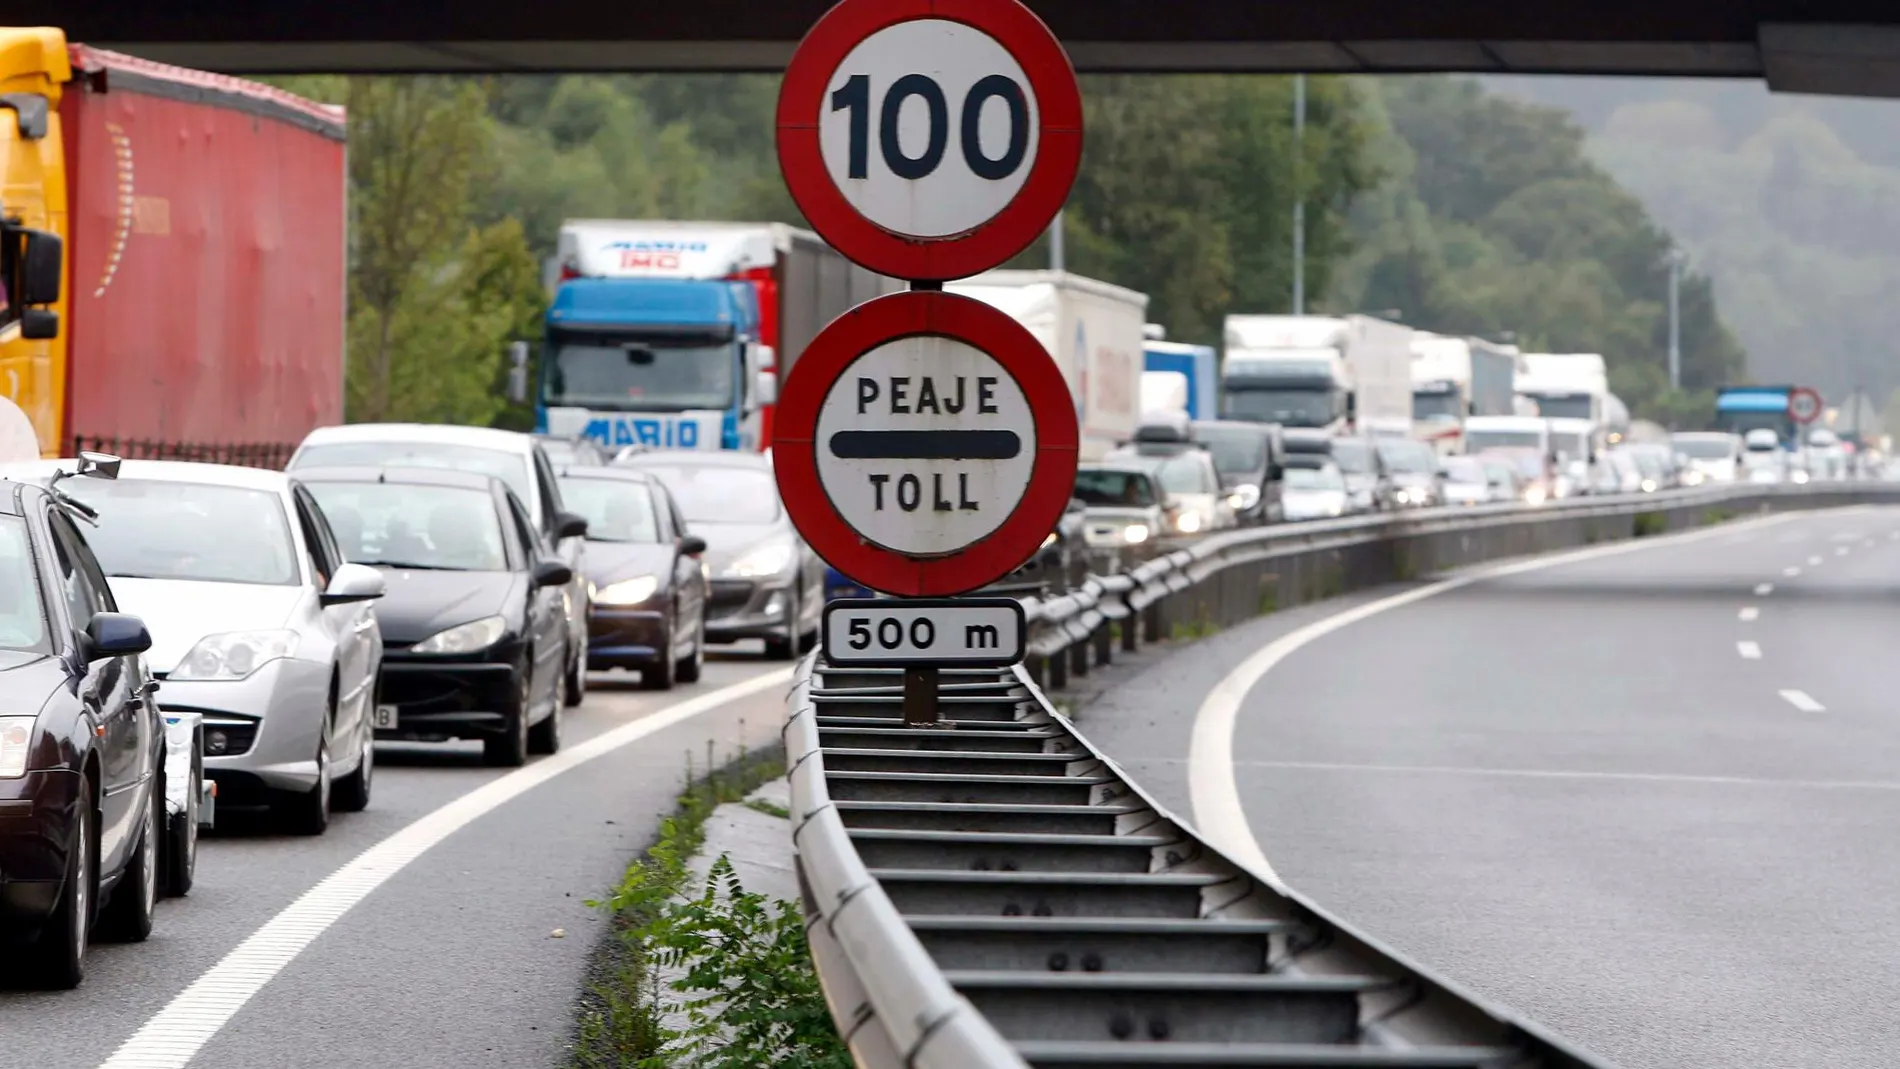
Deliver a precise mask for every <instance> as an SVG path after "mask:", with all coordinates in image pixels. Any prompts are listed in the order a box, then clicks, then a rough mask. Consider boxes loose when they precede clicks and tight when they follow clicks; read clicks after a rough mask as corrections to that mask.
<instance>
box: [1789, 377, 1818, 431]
mask: <svg viewBox="0 0 1900 1069" xmlns="http://www.w3.org/2000/svg"><path fill="white" fill-rule="evenodd" d="M1797 397H1812V398H1814V415H1812V416H1809V417H1808V418H1807V419H1802V418H1801V417H1800V416H1799V415H1798V414H1796V412H1795V398H1797ZM1826 409H1827V401H1826V400H1825V399H1823V398H1822V397H1821V391H1819V390H1816V389H1814V388H1813V387H1810V386H1796V387H1795V388H1794V389H1792V390H1789V391H1788V418H1789V419H1791V420H1794V421H1795V422H1796V423H1799V424H1801V425H1803V426H1806V425H1807V424H1810V423H1813V422H1814V421H1815V420H1817V419H1820V418H1821V413H1822V412H1824V411H1826Z"/></svg>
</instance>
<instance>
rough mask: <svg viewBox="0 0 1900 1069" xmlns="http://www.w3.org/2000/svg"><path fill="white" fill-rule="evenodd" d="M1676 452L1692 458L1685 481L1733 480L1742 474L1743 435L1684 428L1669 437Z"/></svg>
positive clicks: (1701, 482)
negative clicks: (1686, 429)
mask: <svg viewBox="0 0 1900 1069" xmlns="http://www.w3.org/2000/svg"><path fill="white" fill-rule="evenodd" d="M1669 441H1670V444H1671V445H1672V446H1673V447H1674V448H1675V450H1676V452H1678V453H1681V454H1682V455H1683V456H1685V457H1688V458H1689V469H1688V470H1687V471H1685V472H1684V473H1683V480H1682V481H1683V482H1684V483H1685V484H1687V485H1689V486H1700V485H1702V484H1703V483H1732V482H1734V481H1736V480H1737V479H1739V478H1741V475H1742V436H1741V435H1739V434H1730V433H1728V432H1727V431H1684V432H1682V433H1680V434H1673V435H1670V437H1669Z"/></svg>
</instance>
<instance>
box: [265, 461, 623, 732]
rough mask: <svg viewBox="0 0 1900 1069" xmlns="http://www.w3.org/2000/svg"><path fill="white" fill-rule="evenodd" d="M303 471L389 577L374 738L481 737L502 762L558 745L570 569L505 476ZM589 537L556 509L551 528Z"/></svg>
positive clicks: (351, 554)
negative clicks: (557, 514) (565, 596)
mask: <svg viewBox="0 0 1900 1069" xmlns="http://www.w3.org/2000/svg"><path fill="white" fill-rule="evenodd" d="M297 479H298V481H299V482H301V483H303V485H304V486H305V488H307V489H308V490H309V491H310V493H311V494H312V495H314V496H315V497H316V499H317V504H318V505H319V506H321V507H322V509H323V512H324V515H325V517H326V518H328V519H329V521H330V527H331V529H332V530H333V531H335V533H336V539H337V543H338V545H339V546H341V548H342V550H343V556H344V557H345V559H347V560H349V561H352V562H354V563H358V564H368V565H371V566H373V567H376V568H378V569H380V570H381V571H382V572H383V573H384V576H385V578H386V579H387V582H388V592H387V593H385V594H384V595H383V598H382V600H381V601H379V602H378V603H377V605H376V620H377V623H378V624H379V625H380V626H381V627H382V632H383V671H382V675H381V677H380V678H379V679H378V681H377V706H376V738H378V739H407V740H414V741H423V742H440V741H445V740H447V739H480V740H482V756H483V758H484V759H485V760H486V761H487V762H488V763H489V764H491V765H503V766H515V765H520V764H523V763H525V762H526V761H527V758H528V755H529V754H530V753H553V752H554V751H556V750H558V749H560V747H561V708H562V705H563V704H564V699H565V697H566V692H567V674H566V671H565V669H564V666H565V665H566V664H567V658H568V650H567V641H568V639H567V623H566V606H565V604H564V603H563V601H562V587H563V586H565V585H566V584H567V583H568V582H569V581H570V580H571V579H572V578H573V572H572V571H571V570H570V569H569V567H568V564H567V562H566V561H564V560H562V559H561V558H560V557H559V556H557V555H556V551H555V550H554V549H553V548H552V547H550V546H549V545H548V544H547V543H546V542H544V541H543V540H542V538H541V536H540V534H539V533H538V532H537V530H536V528H535V525H534V521H533V520H532V519H531V518H530V517H529V514H528V510H527V508H526V507H524V506H523V505H522V504H521V499H520V498H518V497H516V496H515V495H514V492H513V491H511V490H510V489H508V486H507V484H506V483H503V482H502V481H501V480H500V479H498V478H495V477H494V476H492V475H478V474H475V473H473V472H463V471H450V470H447V469H442V468H380V469H378V468H303V469H299V470H298V472H297ZM586 532H587V524H586V521H584V520H582V519H581V518H580V517H578V516H572V515H568V514H565V513H564V514H563V518H562V519H561V521H560V525H559V527H558V529H557V530H556V531H555V532H554V537H555V538H556V539H565V538H575V537H581V536H584V535H585V534H586Z"/></svg>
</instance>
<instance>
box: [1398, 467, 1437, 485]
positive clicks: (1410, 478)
mask: <svg viewBox="0 0 1900 1069" xmlns="http://www.w3.org/2000/svg"><path fill="white" fill-rule="evenodd" d="M1392 484H1393V485H1394V486H1405V487H1412V486H1430V485H1432V477H1431V476H1429V475H1424V474H1421V473H1419V472H1415V471H1395V472H1393V473H1392Z"/></svg>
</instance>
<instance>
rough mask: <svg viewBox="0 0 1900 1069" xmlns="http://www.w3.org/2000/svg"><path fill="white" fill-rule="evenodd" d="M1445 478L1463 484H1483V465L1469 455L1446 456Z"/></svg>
mask: <svg viewBox="0 0 1900 1069" xmlns="http://www.w3.org/2000/svg"><path fill="white" fill-rule="evenodd" d="M1445 478H1447V479H1450V480H1451V481H1452V482H1455V483H1464V484H1474V483H1475V484H1483V483H1484V482H1485V481H1486V479H1485V471H1484V465H1483V464H1480V463H1478V462H1477V461H1475V460H1473V459H1471V458H1470V457H1446V458H1445Z"/></svg>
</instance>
